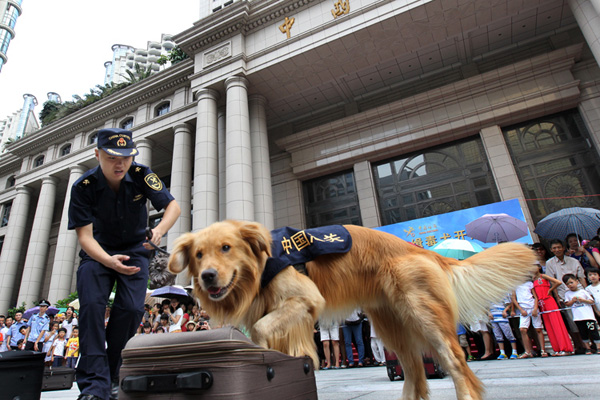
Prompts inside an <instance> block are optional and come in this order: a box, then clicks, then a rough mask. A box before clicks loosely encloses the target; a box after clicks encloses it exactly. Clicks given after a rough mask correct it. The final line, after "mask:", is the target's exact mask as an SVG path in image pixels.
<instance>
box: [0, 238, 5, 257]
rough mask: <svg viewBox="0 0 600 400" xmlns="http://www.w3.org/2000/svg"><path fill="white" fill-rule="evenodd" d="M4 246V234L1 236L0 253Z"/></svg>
mask: <svg viewBox="0 0 600 400" xmlns="http://www.w3.org/2000/svg"><path fill="white" fill-rule="evenodd" d="M3 247H4V236H0V254H2V248H3Z"/></svg>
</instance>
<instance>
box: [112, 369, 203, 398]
mask: <svg viewBox="0 0 600 400" xmlns="http://www.w3.org/2000/svg"><path fill="white" fill-rule="evenodd" d="M212 384H213V377H212V374H211V373H210V372H209V371H196V372H182V373H179V374H159V375H140V376H127V377H125V378H124V379H123V380H122V381H121V389H123V391H124V392H125V393H135V392H138V393H161V392H180V391H186V390H206V389H209V388H210V387H211V386H212Z"/></svg>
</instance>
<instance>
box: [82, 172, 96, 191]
mask: <svg viewBox="0 0 600 400" xmlns="http://www.w3.org/2000/svg"><path fill="white" fill-rule="evenodd" d="M94 183H96V177H95V176H94V175H89V176H86V177H83V179H82V180H81V181H80V182H79V183H78V184H77V186H79V187H81V188H87V187H90V186H92V185H93V184H94Z"/></svg>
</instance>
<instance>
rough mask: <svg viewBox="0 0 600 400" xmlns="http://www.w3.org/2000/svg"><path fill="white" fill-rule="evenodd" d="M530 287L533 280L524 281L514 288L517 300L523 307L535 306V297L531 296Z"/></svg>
mask: <svg viewBox="0 0 600 400" xmlns="http://www.w3.org/2000/svg"><path fill="white" fill-rule="evenodd" d="M532 289H533V282H525V283H523V284H521V285H519V286H518V287H517V288H516V289H515V293H516V295H517V302H518V303H519V305H520V306H521V307H523V308H525V309H533V307H534V306H535V297H533V294H532V293H531V290H532Z"/></svg>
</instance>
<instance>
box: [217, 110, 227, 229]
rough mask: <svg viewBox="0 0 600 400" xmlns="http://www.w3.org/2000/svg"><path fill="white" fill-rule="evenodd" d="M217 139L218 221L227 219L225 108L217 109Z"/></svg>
mask: <svg viewBox="0 0 600 400" xmlns="http://www.w3.org/2000/svg"><path fill="white" fill-rule="evenodd" d="M217 138H218V142H219V145H218V147H219V154H220V155H221V156H220V157H219V221H222V220H224V219H227V215H226V208H227V203H226V201H227V197H226V195H225V187H226V185H227V182H226V179H225V169H226V168H227V163H226V162H225V157H224V154H225V107H219V109H218V110H217Z"/></svg>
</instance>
